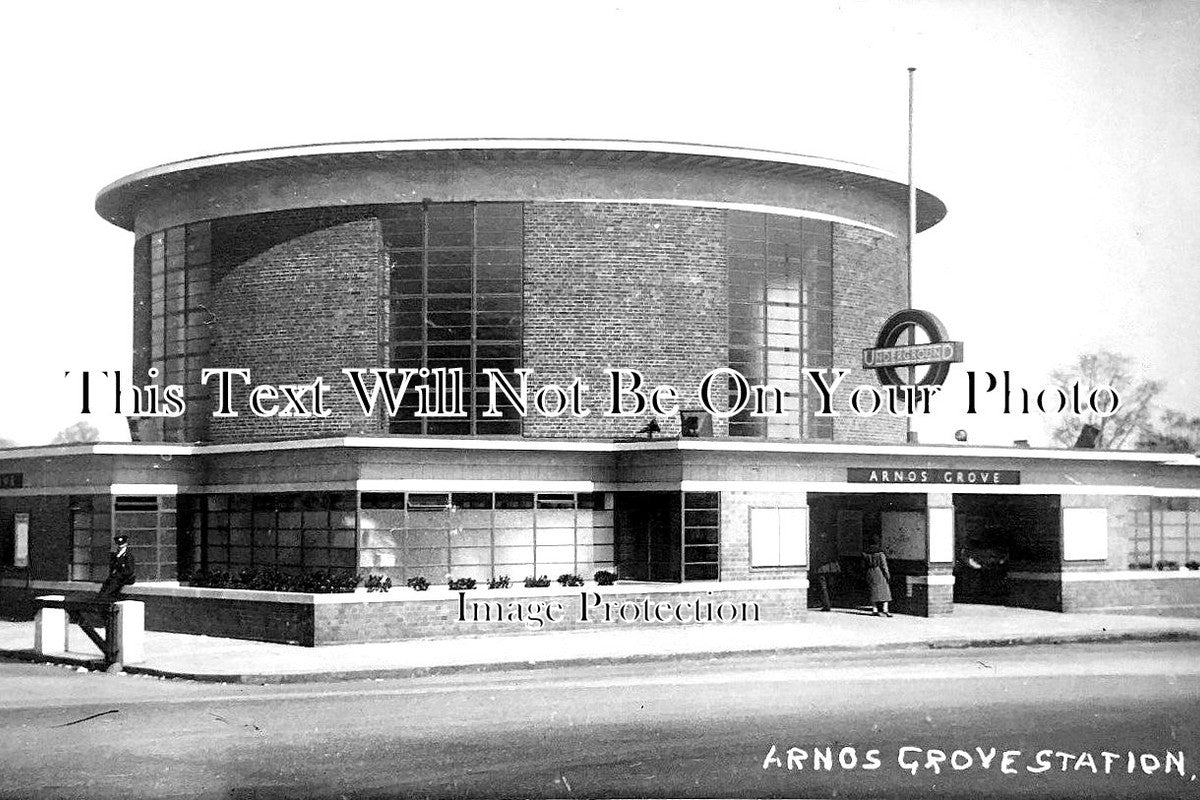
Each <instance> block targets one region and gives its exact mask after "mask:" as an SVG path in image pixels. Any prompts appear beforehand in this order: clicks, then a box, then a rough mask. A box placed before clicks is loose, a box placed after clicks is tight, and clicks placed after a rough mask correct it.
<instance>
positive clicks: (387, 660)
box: [0, 604, 1200, 684]
mask: <svg viewBox="0 0 1200 800" xmlns="http://www.w3.org/2000/svg"><path fill="white" fill-rule="evenodd" d="M1172 640H1193V641H1200V619H1189V618H1171V617H1159V616H1135V615H1129V614H1120V613H1118V614H1112V613H1075V614H1061V613H1057V612H1051V611H1033V610H1029V609H1021V608H1005V607H1000V606H980V605H961V604H960V605H958V606H956V607H955V609H954V613H953V614H952V615H950V616H946V617H934V618H924V617H911V616H904V615H896V616H894V617H892V618H884V617H874V616H871V615H870V614H868V613H865V612H863V611H860V610H856V609H835V610H834V611H833V612H832V613H828V614H824V613H820V612H818V611H813V612H811V613H810V614H809V615H808V618H807V619H806V620H805V621H803V622H793V623H731V624H728V625H715V624H708V625H692V626H671V627H645V626H642V627H636V628H635V627H630V628H624V629H606V630H601V631H562V632H534V633H524V634H514V635H507V636H486V637H458V638H453V639H450V638H446V639H414V640H408V641H403V642H382V643H374V642H373V643H365V644H344V645H326V646H322V647H297V646H295V645H284V644H272V643H269V642H251V641H244V640H241V639H222V638H216V637H209V636H192V635H187V634H179V633H160V632H156V631H148V632H147V633H146V643H145V651H146V659H145V661H143V662H140V663H137V664H125V665H123V670H124V671H125V672H127V673H136V674H146V675H154V676H160V677H170V678H186V679H190V680H199V681H215V682H222V683H261V684H268V683H300V682H313V681H333V680H361V679H371V678H402V677H416V676H423V675H435V674H447V673H456V672H482V671H488V670H507V669H514V668H537V667H548V666H563V665H581V664H611V663H624V662H636V661H667V660H674V659H679V658H693V659H694V658H720V657H721V656H737V655H747V654H772V653H773V654H779V655H783V654H802V653H811V654H813V655H820V654H822V653H830V652H839V651H873V650H904V649H920V648H957V647H989V646H1007V645H1026V644H1060V643H1076V642H1113V641H1172ZM0 658H8V659H21V660H29V661H47V662H52V663H66V664H73V665H77V666H78V667H79V668H81V669H82V668H87V669H99V668H100V667H101V665H100V663H99V661H98V659H99V651H98V650H96V649H95V647H94V646H93V645H92V644H91V642H90V641H88V640H87V638H86V637H85V636H84V635H83V633H82V632H81V631H79V630H78V629H72V632H71V651H70V652H69V653H67V654H66V655H64V656H57V657H48V656H39V655H37V654H36V653H35V652H34V651H33V623H32V622H8V621H0Z"/></svg>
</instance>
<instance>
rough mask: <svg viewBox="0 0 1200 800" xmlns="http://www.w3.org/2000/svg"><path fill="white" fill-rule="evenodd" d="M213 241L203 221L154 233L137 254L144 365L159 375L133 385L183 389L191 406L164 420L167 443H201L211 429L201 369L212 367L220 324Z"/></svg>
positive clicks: (140, 243)
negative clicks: (144, 310)
mask: <svg viewBox="0 0 1200 800" xmlns="http://www.w3.org/2000/svg"><path fill="white" fill-rule="evenodd" d="M210 239H211V236H210V225H209V223H207V222H201V223H196V224H193V225H181V226H179V227H176V228H169V229H167V230H165V231H159V232H157V233H152V234H150V235H149V236H146V237H143V238H142V239H140V240H139V241H138V243H137V247H136V249H135V254H134V267H135V273H136V275H137V281H138V283H137V288H136V290H135V291H136V293H137V302H138V303H140V304H142V305H143V306H145V307H148V309H149V330H148V331H146V330H144V331H143V335H148V339H147V340H146V341H147V344H148V348H147V350H146V352H145V359H146V360H145V362H144V365H145V366H146V367H149V368H153V369H157V370H158V376H157V377H156V378H155V379H154V380H153V381H151V380H150V379H149V378H148V377H147V376H146V375H144V374H139V375H135V376H134V381H135V383H138V384H139V385H143V384H148V383H156V384H158V385H159V386H166V385H168V384H179V385H181V386H183V389H184V395H183V396H184V400H185V402H186V403H187V412H186V413H185V414H184V415H183V416H180V417H166V418H164V419H163V421H162V425H163V438H164V439H165V440H167V441H199V440H201V439H204V438H205V436H206V434H207V430H208V425H207V421H208V417H209V413H210V411H211V409H210V407H209V403H210V401H209V399H208V394H207V391H206V389H205V387H203V386H202V385H201V384H200V370H201V369H202V368H203V367H205V366H208V365H207V364H206V363H205V360H206V358H207V356H208V342H209V339H208V337H209V333H208V331H209V326H210V324H211V322H212V320H213V319H215V317H213V315H212V314H211V313H210V311H209V287H210V284H211V276H210V271H209V270H210V262H211V251H212V248H211V242H210Z"/></svg>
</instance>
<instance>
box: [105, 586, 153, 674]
mask: <svg viewBox="0 0 1200 800" xmlns="http://www.w3.org/2000/svg"><path fill="white" fill-rule="evenodd" d="M113 605H115V606H116V607H117V629H116V630H115V631H109V632H108V635H109V636H116V637H117V663H118V664H136V663H138V662H139V661H145V660H146V604H145V603H143V602H141V601H140V600H121V601H118V602H117V603H114V604H113Z"/></svg>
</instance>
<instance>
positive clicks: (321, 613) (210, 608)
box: [0, 584, 806, 660]
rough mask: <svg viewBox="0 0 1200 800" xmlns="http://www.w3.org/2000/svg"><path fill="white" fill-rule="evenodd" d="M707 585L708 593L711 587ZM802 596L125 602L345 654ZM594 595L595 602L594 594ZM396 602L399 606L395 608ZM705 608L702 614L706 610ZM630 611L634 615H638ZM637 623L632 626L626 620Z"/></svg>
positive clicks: (484, 648)
mask: <svg viewBox="0 0 1200 800" xmlns="http://www.w3.org/2000/svg"><path fill="white" fill-rule="evenodd" d="M710 585H711V584H710ZM581 592H587V593H588V596H587V600H586V605H587V609H588V619H587V620H583V619H582V618H581V617H582V615H581V607H582V606H583V605H584V603H585V601H584V599H582V598H581V596H580V593H581ZM805 592H806V590H805V589H804V588H801V587H799V586H797V587H795V588H785V587H779V586H770V587H766V588H763V589H761V590H759V589H751V588H736V589H720V590H716V591H712V590H709V589H698V588H688V587H681V588H680V589H679V590H678V591H667V592H650V593H642V592H630V591H627V590H626V591H622V589H621V587H620V586H615V587H598V586H595V585H589V586H587V587H582V588H580V589H571V590H564V589H560V588H559V587H557V586H556V587H554V588H552V589H547V590H545V591H536V592H534V593H524V592H520V591H504V592H491V591H487V590H477V591H472V592H468V593H467V595H466V596H467V600H468V605H467V614H466V619H467V621H465V622H460V621H459V619H458V617H459V598H458V595H457V594H449V593H446V592H438V593H436V594H433V593H432V592H431V594H430V597H429V598H428V599H426V598H414V597H413V595H414V593H413V592H412V591H411V590H408V589H395V590H393V592H392V593H391V596H387V597H384V596H375V597H373V599H372V600H371V601H365V600H364V601H363V602H354V601H351V602H336V603H318V604H312V603H307V602H296V601H291V602H289V601H287V600H283V599H280V600H272V601H262V600H246V601H243V600H231V599H220V598H209V597H183V596H168V595H164V594H162V593H157V592H156V593H153V594H141V593H139V592H138V590H137V589H136V588H134V589H131V590H129V591H127V592H126V594H127V595H128V596H129V599H133V600H140V601H142V602H144V603H145V604H146V629H147V630H151V631H167V632H173V633H188V634H195V635H204V636H221V637H226V638H235V639H250V640H256V641H265V642H277V643H280V644H297V645H301V646H306V647H311V646H313V645H323V644H348V643H352V642H396V641H404V640H407V639H421V638H447V637H454V636H497V635H506V634H523V633H530V632H536V631H537V630H539V629H538V628H536V627H534V626H533V625H532V624H526V623H524V622H521V621H508V620H507V619H502V620H499V621H497V620H496V619H495V618H494V617H493V618H492V619H491V620H490V621H488V620H487V619H486V615H485V614H484V613H483V611H482V609H481V612H480V620H479V621H478V622H477V621H475V620H474V614H472V613H471V610H470V609H471V606H470V605H469V601H479V602H481V603H482V602H484V601H490V602H492V603H497V602H499V603H500V608H501V610H502V612H503V614H505V615H507V614H508V613H509V612H510V610H511V608H512V606H510V605H509V604H510V603H513V604H518V605H523V606H524V608H525V609H526V610H525V611H523V612H522V614H524V615H526V616H527V614H528V608H529V604H530V603H538V602H540V603H542V604H545V603H549V602H552V601H558V602H560V603H561V604H562V613H561V615H560V616H558V617H557V618H556V621H554V622H552V623H546V624H545V625H544V626H543V627H542V628H540V630H542V631H545V632H547V633H549V632H555V631H563V630H619V629H625V628H629V627H658V626H665V625H671V626H678V625H696V624H700V625H744V624H753V622H754V620H755V615H756V611H755V604H757V619H758V621H761V622H790V621H798V620H802V619H804V618H805V605H806V604H805ZM52 593H53V592H48V591H44V590H24V589H20V588H13V587H5V588H4V589H2V590H0V601H3V606H2V608H3V609H4V613H5V615H6V616H7V615H10V613H11V616H10V618H16V619H29V618H31V617H32V615H33V604H32V598H33V597H36V596H38V595H43V594H52ZM596 593H598V594H599V602H597V601H595V600H594V598H593V594H596ZM401 598H403V599H401ZM643 600H648V601H649V613H650V614H651V615H652V616H651V618H650V619H649V620H647V619H646V618H645V616H644V615H645V613H646V609H645V607H644V606H643ZM697 601H699V603H700V604H701V614H702V617H709V618H702V619H701V621H700V622H691V621H690V615H691V613H693V612H690V611H689V612H686V613H685V615H684V617H685V619H684V621H680V620H679V619H676V618H674V617H672V616H671V611H670V610H669V609H664V610H663V617H664V618H665V619H664V621H658V620H655V619H653V614H654V612H655V607H656V604H658V603H669V604H672V605H673V606H679V605H681V604H686V605H688V606H690V607H691V608H694V604H695V603H696V602H697ZM623 603H629V604H631V606H630V608H629V609H627V612H626V621H621V619H620V613H621V605H622V604H623ZM709 603H711V604H712V606H711V609H712V610H711V611H710V610H708V604H709ZM604 604H608V606H607V608H608V612H609V615H608V616H609V618H608V620H607V621H606V620H605V618H604V615H605V605H604ZM720 604H727V605H726V609H725V611H724V612H722V613H723V614H724V615H725V619H727V620H732V621H725V622H722V621H720V620H717V619H711V617H712V616H714V615H715V614H716V613H717V607H718V606H719V605H720ZM632 606H636V607H637V610H636V612H635V610H634V609H633V607H632ZM635 613H636V617H637V618H636V619H635V618H634V617H635ZM488 648H489V646H488V645H485V644H481V645H480V660H486V658H487V655H486V654H487V652H488Z"/></svg>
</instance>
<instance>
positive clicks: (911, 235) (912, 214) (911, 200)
mask: <svg viewBox="0 0 1200 800" xmlns="http://www.w3.org/2000/svg"><path fill="white" fill-rule="evenodd" d="M916 71H917V68H916V67H909V68H908V303H907V307H908V308H912V307H913V290H912V285H913V244H914V242H916V239H917V184H916V183H914V182H913V85H914V84H913V73H915V72H916ZM916 341H917V338H916V331H915V330H913V329H912V328H909V330H908V343H909V344H916ZM916 378H917V368H916V367H910V368H909V370H908V382H909V383H910V384H911V383H915V382H916ZM910 426H911V420H910ZM910 429H911V427H910Z"/></svg>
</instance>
